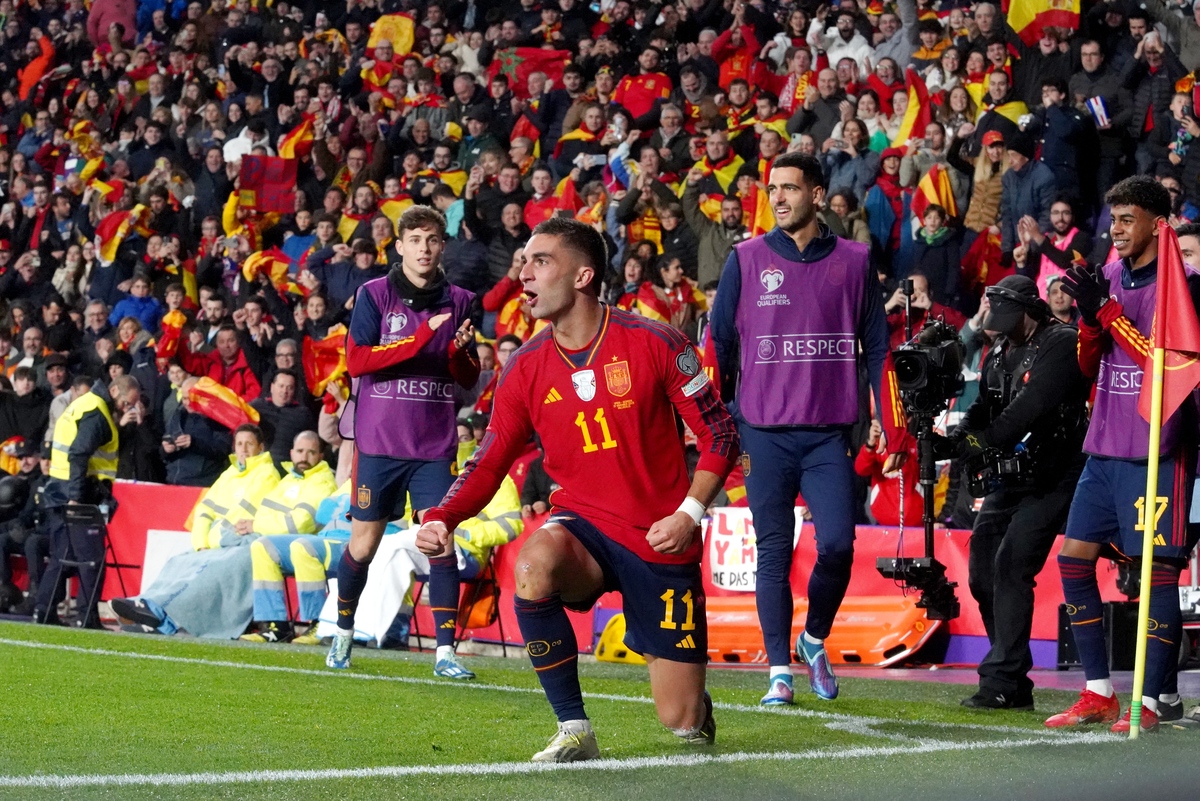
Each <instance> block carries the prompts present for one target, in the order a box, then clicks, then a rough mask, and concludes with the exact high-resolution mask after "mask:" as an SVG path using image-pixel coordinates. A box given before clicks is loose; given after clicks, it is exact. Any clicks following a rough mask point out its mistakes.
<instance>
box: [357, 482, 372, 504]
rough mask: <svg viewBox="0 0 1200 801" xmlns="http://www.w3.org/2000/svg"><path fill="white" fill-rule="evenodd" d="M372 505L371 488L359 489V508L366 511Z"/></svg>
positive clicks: (363, 487) (362, 487)
mask: <svg viewBox="0 0 1200 801" xmlns="http://www.w3.org/2000/svg"><path fill="white" fill-rule="evenodd" d="M370 505H371V488H370V487H368V486H365V485H364V486H361V487H359V488H358V508H359V509H366V508H367V507H369V506H370Z"/></svg>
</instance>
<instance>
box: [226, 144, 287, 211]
mask: <svg viewBox="0 0 1200 801" xmlns="http://www.w3.org/2000/svg"><path fill="white" fill-rule="evenodd" d="M238 205H239V206H241V207H242V208H249V209H254V211H256V212H257V213H259V214H263V213H266V212H272V211H273V212H278V213H280V214H290V213H291V212H292V211H295V209H296V160H295V159H285V158H280V157H278V156H244V157H243V158H242V170H241V175H240V183H239V184H238Z"/></svg>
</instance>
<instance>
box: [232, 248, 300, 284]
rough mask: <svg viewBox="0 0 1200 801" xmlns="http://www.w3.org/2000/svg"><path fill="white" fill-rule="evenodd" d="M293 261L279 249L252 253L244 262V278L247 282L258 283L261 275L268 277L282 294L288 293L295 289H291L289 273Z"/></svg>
mask: <svg viewBox="0 0 1200 801" xmlns="http://www.w3.org/2000/svg"><path fill="white" fill-rule="evenodd" d="M291 267H292V260H291V259H289V258H288V256H287V254H286V253H284V252H283V251H282V250H280V249H279V248H271V249H270V250H263V251H260V252H258V253H251V254H250V255H249V256H247V257H246V260H245V261H244V262H242V276H243V277H244V278H245V279H246V280H247V281H251V282H253V281H257V280H258V277H259V276H260V275H264V274H265V275H266V276H267V278H269V279H270V281H271V283H272V284H273V285H274V286H275V288H276V289H278V290H279V291H280V292H288V291H290V290H291V289H292V288H294V287H295V285H294V284H293V285H292V286H290V287H289V284H290V282H289V281H288V271H289V270H291Z"/></svg>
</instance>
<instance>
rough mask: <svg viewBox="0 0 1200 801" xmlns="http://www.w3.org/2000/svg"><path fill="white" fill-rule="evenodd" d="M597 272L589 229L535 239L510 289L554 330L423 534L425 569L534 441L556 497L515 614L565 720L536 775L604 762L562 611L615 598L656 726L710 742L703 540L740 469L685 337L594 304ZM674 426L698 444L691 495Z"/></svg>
mask: <svg viewBox="0 0 1200 801" xmlns="http://www.w3.org/2000/svg"><path fill="white" fill-rule="evenodd" d="M606 264H608V258H607V253H606V249H605V245H604V240H603V238H602V237H601V235H600V234H599V233H597V232H596V231H595V230H593V229H592V228H591V227H589V226H587V225H585V224H583V223H580V222H576V221H575V220H566V219H561V218H555V219H551V220H547V221H546V222H543V223H541V224H539V225H538V226H537V228H535V229H534V232H533V237H532V238H531V239H530V240H529V243H528V244H527V245H526V246H525V266H524V267H523V268H522V269H521V275H520V279H521V282H522V284H523V285H524V287H525V294H526V296H527V297H528V298H529V307H530V310H531V312H532V314H533V316H534V317H535V318H537V319H541V320H549V321H550V323H551V327H550V328H547V329H545V330H543V331H542V332H541V333H539V334H537V335H536V336H534V337H533V339H531V340H530V341H529V342H527V343H526V344H525V345H524V347H522V348H521V349H520V350H518V351H517V352H516V353H514V354H513V355H512V356H511V357H510V358H509V361H508V363H507V364H506V365H505V368H504V372H503V374H502V375H501V376H500V380H499V382H498V384H497V387H496V394H495V405H494V412H493V415H492V421H491V425H490V426H489V427H488V430H487V433H486V434H485V435H484V438H483V443H482V444H481V446H480V448H479V451H478V452H477V454H476V455H475V457H474V458H473V459H472V460H471V462H470V463H469V464H468V465H467V467H466V469H465V470H464V471H463V474H462V475H461V476H460V477H459V479H458V481H457V482H456V483H455V484H454V486H453V487H452V488H451V490H450V492H449V493H448V494H447V495H446V497H445V498H444V499H443V500H442V502H441V504H439V505H438V506H437V507H435V508H433V509H430V510H429V512H428V513H426V515H425V523H424V525H422V527H421V530H420V531H419V532H418V535H417V547H418V548H420V549H421V550H422V552H424V553H426V554H428V555H429V556H430V557H436V556H442V555H445V554H450V553H453V552H452V551H451V548H452V547H453V541H452V537H451V532H453V531H454V528H455V527H456V526H457V525H458V524H459V523H460V522H461V521H463V520H465V519H467V518H469V517H472V516H473V515H475V514H476V513H477V512H478V511H479V510H480V509H481V508H483V506H484V505H485V504H486V503H487V502H488V500H489V499H490V498H491V497H492V495H493V494H494V493H495V491H496V489H497V488H498V487H499V486H500V482H501V481H502V480H503V479H504V476H505V474H506V471H507V470H508V468H509V466H510V465H511V464H512V462H513V460H514V459H515V458H516V457H517V456H518V455H519V454H520V453H521V451H522V450H523V449H524V447H525V443H527V442H528V441H529V437H530V434H532V433H534V432H536V433H537V434H538V435H539V436H540V438H541V441H542V443H543V446H544V449H545V458H544V461H543V464H544V466H545V469H546V472H547V473H549V475H550V476H551V478H553V479H554V481H555V482H556V483H557V484H558V485H559V486H560V487H561V488H560V489H558V490H556V491H555V492H554V494H553V495H552V496H551V504H552V507H553V514H552V516H551V517H550V519H549V520H547V521H546V524H545V525H544V526H542V528H540V529H538V530H537V531H535V532H534V533H533V534H532V536H530V538H529V539H528V540H527V541H526V542H525V544H524V546H523V547H522V549H521V553H520V555H519V556H518V557H517V568H516V600H515V606H516V612H517V620H518V621H519V623H520V626H521V634H522V636H523V637H524V638H525V642H526V646H525V647H526V650H527V651H528V653H529V657H530V659H531V661H532V662H533V666H534V669H535V670H536V671H537V674H538V679H539V680H540V681H541V684H542V689H544V690H545V692H546V697H547V699H548V700H549V701H550V705H551V706H552V707H553V708H554V712H555V714H556V715H557V716H558V721H559V723H558V733H557V734H556V735H555V736H554V737H553V739H551V741H550V744H549V746H547V747H546V749H545V750H543V751H541V752H539V753H538V754H536V755H534V757H533V759H534V761H537V762H571V761H576V760H582V759H594V758H596V757H598V756H599V755H600V752H599V748H598V746H597V744H596V735H595V733H594V732H593V731H592V727H591V724H590V723H589V721H588V719H587V715H586V714H585V712H584V709H583V694H582V692H581V690H580V686H579V673H578V664H577V661H578V650H579V649H578V646H577V644H576V641H575V632H574V630H573V629H572V628H571V622H570V620H569V619H568V618H567V614H566V611H565V610H566V609H567V608H570V609H575V610H586V609H589V608H590V607H591V606H592V604H593V603H595V601H596V599H598V598H599V597H600V596H601V595H602V594H603V593H604V592H607V591H610V590H618V591H620V592H621V594H622V596H623V597H624V609H625V619H626V625H627V627H628V628H627V631H628V633H627V634H626V638H625V644H626V645H627V646H629V647H630V648H631V649H632V650H634V651H637V652H639V653H641V654H643V655H645V657H646V661H647V663H648V665H649V670H650V686H651V690H652V692H653V695H654V701H655V705H656V707H657V709H658V717H659V720H660V721H662V723H663V725H665V726H666V727H667V728H669V729H671V731H673V732H674V733H675V734H676V735H678V736H679V737H680V738H682V739H683V740H685V741H686V742H689V743H695V744H707V743H711V742H712V741H713V739H714V737H715V735H716V724H715V723H714V722H713V717H712V701H711V699H710V698H709V697H708V693H707V692H705V689H704V677H705V663H706V662H707V659H708V655H707V641H708V638H707V626H706V623H705V609H704V588H703V584H702V583H701V578H700V554H701V543H700V538H699V536H698V526H699V523H700V519H701V517H702V516H703V514H704V510H705V508H706V507H707V506H708V504H709V503H710V502H711V501H712V499H713V498H714V496H715V495H716V494H717V492H718V490H719V489H720V487H721V485H722V483H723V482H724V480H725V476H726V475H727V474H728V472H729V470H730V468H731V467H732V465H733V460H734V458H735V457H736V456H737V453H738V439H737V432H736V429H735V427H734V423H733V420H732V418H731V417H730V416H729V413H728V412H727V411H726V410H725V407H724V406H723V405H722V404H721V401H720V398H719V397H718V396H717V392H716V390H715V388H714V387H713V385H712V384H711V383H710V382H709V380H708V377H707V375H706V374H705V373H704V372H703V371H702V370H701V369H700V362H699V359H698V358H697V356H696V351H695V350H694V349H693V348H692V346H691V345H690V344H689V343H688V341H687V340H686V339H685V338H684V337H683V336H682V335H680V334H679V333H678V332H677V331H676V330H675V329H673V328H670V327H668V326H665V325H661V324H659V323H656V322H651V321H648V320H646V319H644V318H642V317H639V316H637V315H633V314H629V313H626V312H622V311H619V310H617V309H614V308H612V307H610V306H607V305H604V304H602V303H600V302H599V300H598V299H597V296H598V294H599V291H600V286H601V281H602V276H603V274H604V271H605V265H606ZM675 412H678V413H679V415H680V416H682V418H683V420H684V421H685V422H686V423H687V424H688V426H689V427H690V428H691V429H692V431H694V432H696V436H697V439H698V441H699V446H698V447H699V451H700V461H699V465H698V466H697V468H696V472H695V477H694V479H693V480H692V482H691V485H690V487H689V483H688V477H687V466H686V465H685V463H684V449H683V443H682V441H681V440H680V437H679V434H678V431H677V429H676V425H675Z"/></svg>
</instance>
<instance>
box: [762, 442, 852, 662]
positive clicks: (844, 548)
mask: <svg viewBox="0 0 1200 801" xmlns="http://www.w3.org/2000/svg"><path fill="white" fill-rule="evenodd" d="M738 434H739V435H740V436H741V441H742V452H743V454H744V456H743V463H742V469H743V470H744V471H745V475H746V494H747V497H748V499H749V502H750V511H751V513H752V514H753V515H754V530H755V536H756V542H757V546H758V572H757V593H756V594H757V601H758V619H759V624H760V626H761V627H762V633H763V641H764V642H765V644H766V648H767V657H768V659H769V660H770V663H771V664H772V665H787V664H790V663H791V654H792V588H791V585H790V583H789V582H788V576H789V574H790V573H791V569H792V552H793V550H794V545H795V540H794V535H795V531H796V513H795V500H796V495H797V493H799V494H802V495H803V496H804V502H805V503H806V504H808V508H809V510H810V511H811V512H812V517H813V524H814V526H815V528H816V538H817V561H816V564H815V565H814V566H813V569H812V574H811V575H810V577H809V581H808V618H807V620H806V621H805V630H806V631H807V632H808V633H809V635H811V636H812V637H815V638H817V639H824V638H825V637H827V636H829V630H830V629H831V628H832V626H833V618H834V616H835V615H836V614H837V610H838V607H839V606H841V603H842V598H843V597H844V596H845V594H846V587H847V586H848V585H849V583H850V569H851V567H852V565H853V562H854V519H855V514H854V504H855V491H854V489H855V483H854V482H855V475H854V464H853V458H852V456H851V454H850V444H849V429H848V428H807V427H787V428H755V427H754V426H751V425H749V424H747V423H745V422H744V421H739V422H738ZM747 457H748V461H747Z"/></svg>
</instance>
